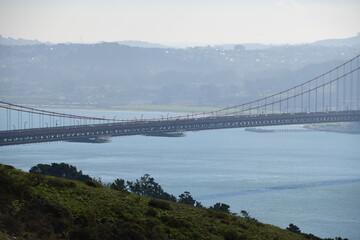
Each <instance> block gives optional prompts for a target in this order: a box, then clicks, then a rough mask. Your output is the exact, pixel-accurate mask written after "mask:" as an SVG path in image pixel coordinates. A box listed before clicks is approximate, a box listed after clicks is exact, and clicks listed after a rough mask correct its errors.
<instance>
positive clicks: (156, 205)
mask: <svg viewBox="0 0 360 240" xmlns="http://www.w3.org/2000/svg"><path fill="white" fill-rule="evenodd" d="M148 205H149V206H151V207H154V208H160V209H163V210H172V207H171V205H170V203H168V202H165V201H162V200H158V199H151V200H150V201H149V202H148Z"/></svg>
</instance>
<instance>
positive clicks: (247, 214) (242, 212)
mask: <svg viewBox="0 0 360 240" xmlns="http://www.w3.org/2000/svg"><path fill="white" fill-rule="evenodd" d="M240 214H241V216H242V217H244V218H246V219H249V220H251V221H255V222H257V220H256V218H253V217H251V216H250V214H249V213H248V212H247V211H245V210H241V211H240Z"/></svg>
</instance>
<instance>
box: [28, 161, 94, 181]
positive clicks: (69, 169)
mask: <svg viewBox="0 0 360 240" xmlns="http://www.w3.org/2000/svg"><path fill="white" fill-rule="evenodd" d="M29 172H30V173H38V174H43V175H49V176H54V177H61V178H67V179H72V180H78V181H91V180H93V179H92V178H91V177H90V176H89V175H86V174H83V173H82V171H81V170H80V171H78V170H77V169H76V167H75V166H72V165H69V164H67V163H51V165H49V164H38V165H36V166H34V167H32V168H31V169H30V170H29Z"/></svg>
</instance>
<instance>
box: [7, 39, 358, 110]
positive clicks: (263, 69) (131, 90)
mask: <svg viewBox="0 0 360 240" xmlns="http://www.w3.org/2000/svg"><path fill="white" fill-rule="evenodd" d="M359 52H360V47H358V48H353V47H337V48H333V47H324V46H317V45H310V44H307V45H297V46H291V45H283V46H276V47H275V46H273V47H270V48H267V49H263V50H246V49H244V48H243V47H241V45H240V46H237V47H236V49H232V50H224V49H219V48H216V47H211V46H208V47H194V48H186V49H172V48H165V49H164V48H144V47H130V46H125V45H120V44H119V43H99V44H53V45H44V44H40V45H27V46H5V45H0V66H1V67H0V86H2V87H1V88H0V98H1V99H2V100H6V101H10V102H13V103H27V104H47V105H49V104H60V105H75V104H79V105H87V106H96V107H102V106H135V105H142V106H144V105H147V106H149V105H168V106H187V107H225V106H231V105H236V104H239V103H242V102H246V101H250V100H253V99H254V98H257V97H260V96H264V95H268V94H273V93H275V92H278V91H281V90H284V89H286V88H287V87H291V86H294V85H296V84H299V83H301V82H304V81H306V80H309V79H311V78H313V77H315V76H317V75H319V74H322V73H323V72H326V71H328V70H329V69H331V68H333V67H334V66H336V65H339V64H341V63H342V62H344V61H346V60H349V59H350V58H352V57H354V56H356V55H357V54H359Z"/></svg>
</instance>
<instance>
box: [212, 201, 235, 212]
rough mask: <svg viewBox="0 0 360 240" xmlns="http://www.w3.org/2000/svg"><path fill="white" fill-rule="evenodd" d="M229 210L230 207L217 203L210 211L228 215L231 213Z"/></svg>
mask: <svg viewBox="0 0 360 240" xmlns="http://www.w3.org/2000/svg"><path fill="white" fill-rule="evenodd" d="M229 208H230V206H229V205H227V204H225V203H216V204H214V206H212V207H210V209H214V210H217V211H222V212H227V213H229V212H230V210H229Z"/></svg>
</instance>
